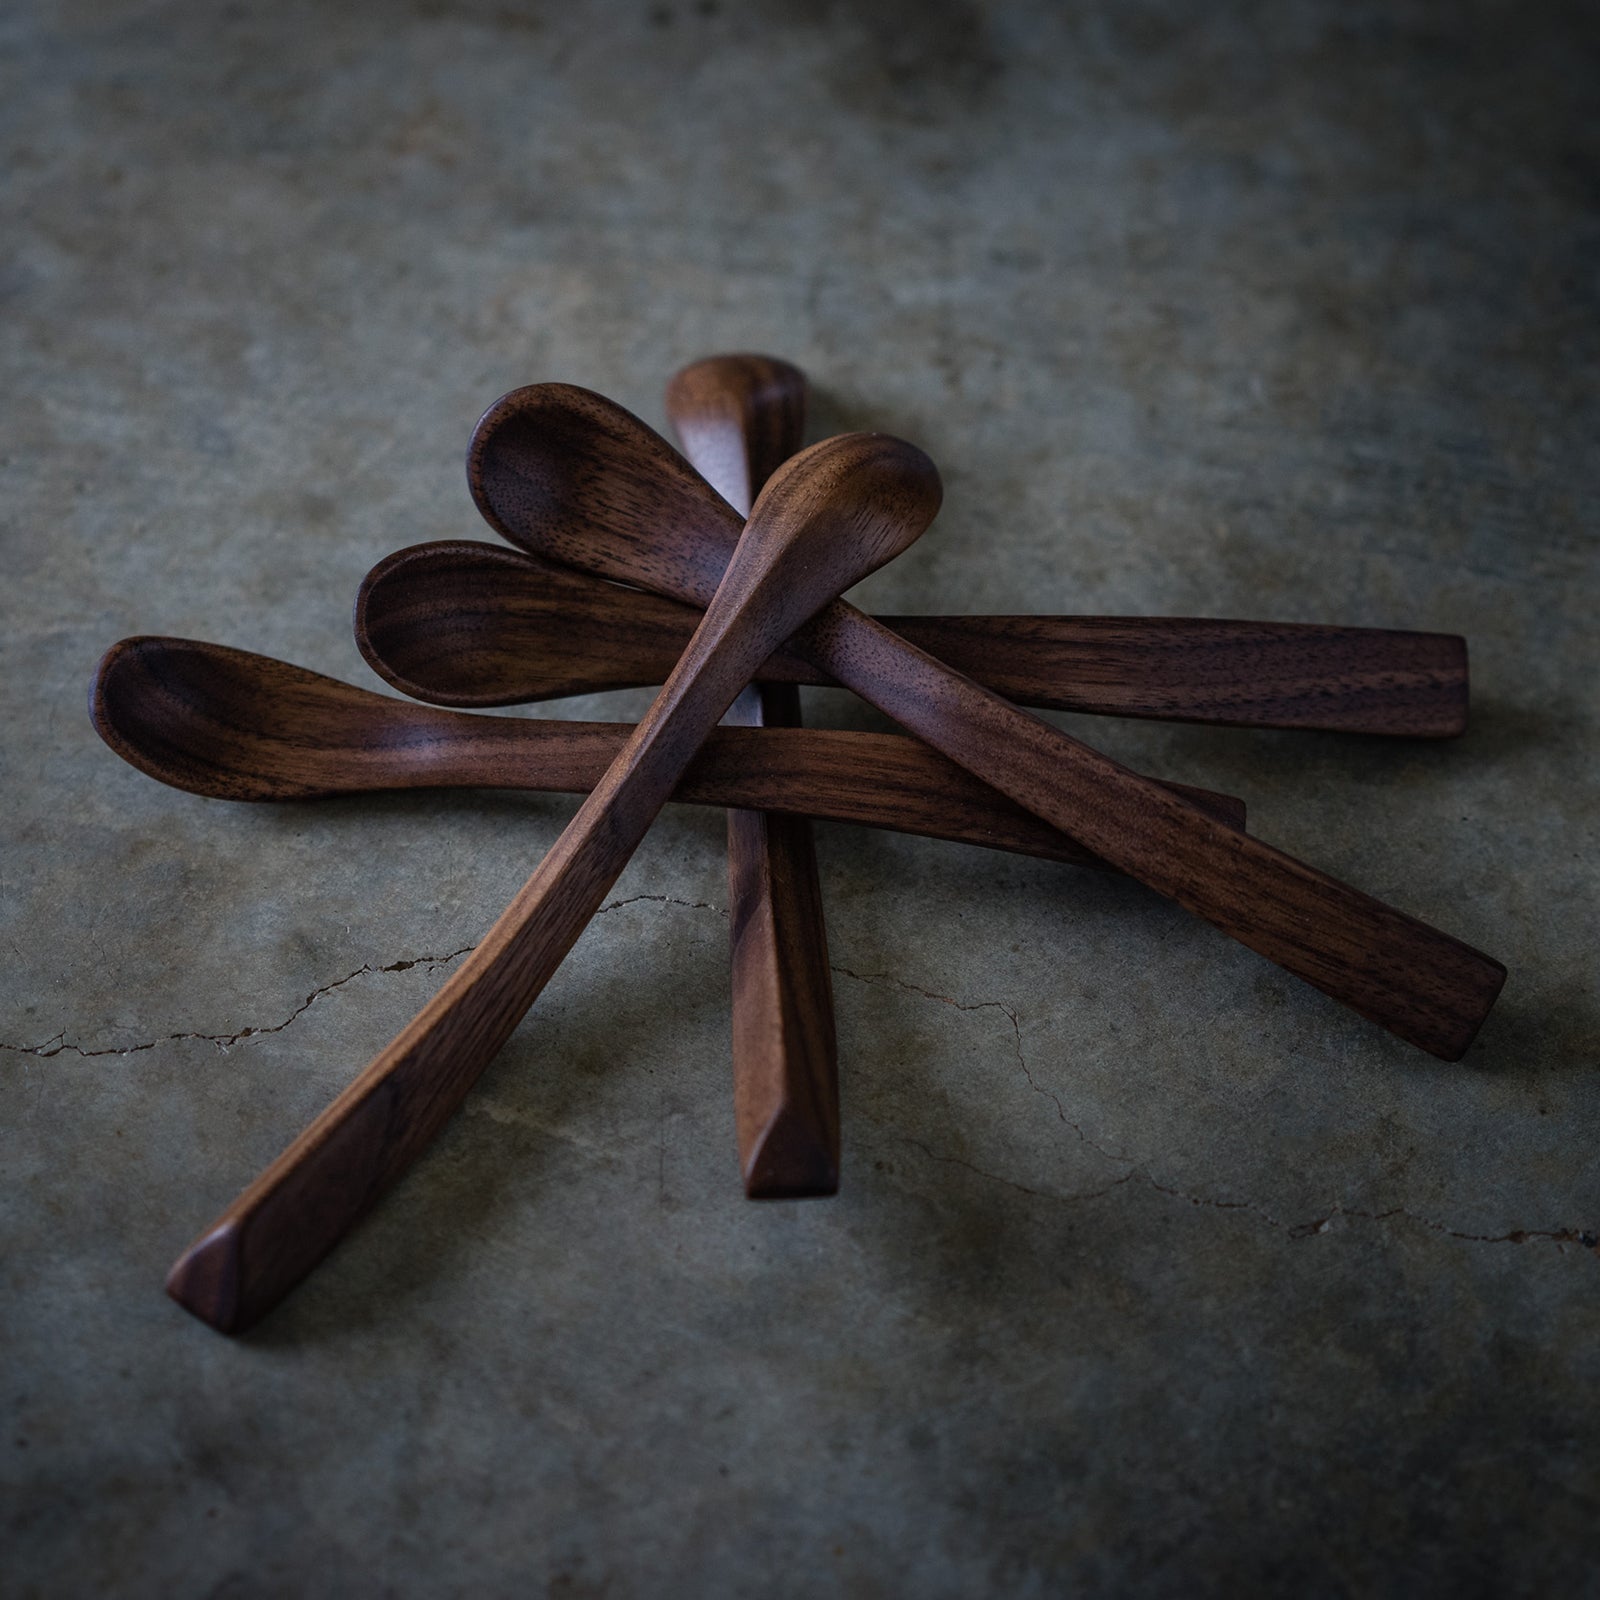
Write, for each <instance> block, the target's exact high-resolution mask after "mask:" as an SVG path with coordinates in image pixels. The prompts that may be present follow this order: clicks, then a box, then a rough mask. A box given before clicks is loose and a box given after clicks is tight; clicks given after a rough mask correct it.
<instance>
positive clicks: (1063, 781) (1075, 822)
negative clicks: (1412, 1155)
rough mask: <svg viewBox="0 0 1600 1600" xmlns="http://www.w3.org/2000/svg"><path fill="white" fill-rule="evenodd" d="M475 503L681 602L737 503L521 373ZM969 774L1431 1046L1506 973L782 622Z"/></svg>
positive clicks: (917, 682)
mask: <svg viewBox="0 0 1600 1600" xmlns="http://www.w3.org/2000/svg"><path fill="white" fill-rule="evenodd" d="M467 472H468V480H469V482H470V484H471V487H472V492H473V497H474V498H475V499H476V501H477V503H478V506H479V509H480V510H481V511H482V512H483V514H484V516H485V517H486V518H487V519H488V521H489V522H490V523H491V525H492V526H493V527H494V528H495V529H496V530H497V531H498V532H500V533H501V534H503V535H504V536H505V537H506V538H508V539H510V540H512V541H513V542H514V543H517V544H520V545H523V546H525V547H527V548H530V549H533V550H534V551H536V552H537V553H538V554H540V555H543V556H545V557H547V558H549V559H551V560H554V561H559V562H562V563H564V564H566V565H569V566H575V567H582V568H584V569H586V570H588V571H590V572H594V573H598V574H599V575H600V576H602V577H605V578H610V579H613V580H615V581H619V582H624V583H632V584H635V585H637V586H638V587H641V588H648V589H652V590H655V591H657V592H659V593H665V594H668V595H671V596H673V597H674V598H676V599H680V600H684V601H687V602H689V603H691V604H695V603H699V601H700V600H701V598H702V597H709V595H710V594H711V593H712V592H714V589H715V584H716V579H717V576H718V574H719V573H720V572H721V570H722V565H723V563H724V561H725V560H726V558H727V552H728V550H729V548H730V544H731V542H732V541H733V540H734V539H736V538H737V537H738V532H739V519H738V516H737V514H736V513H735V512H733V511H732V510H731V508H730V507H729V506H728V505H727V504H726V502H725V501H723V500H722V499H721V497H720V496H718V495H717V494H716V493H715V492H714V491H713V490H712V489H711V488H710V486H709V485H708V484H707V483H706V482H705V480H704V479H703V478H701V477H700V476H699V474H697V473H696V472H695V471H694V469H693V468H692V467H690V466H689V465H688V463H687V462H685V461H684V460H683V458H682V457H681V456H680V455H678V453H677V452H676V451H675V450H673V448H672V447H671V446H670V445H669V444H668V443H667V442H666V441H665V440H664V439H662V438H660V437H659V436H658V435H657V434H655V433H653V432H652V431H651V430H650V429H649V428H647V427H646V426H645V425H644V424H643V423H642V422H640V421H639V419H638V418H637V417H634V416H632V415H631V414H630V413H629V412H627V411H624V410H623V409H622V407H620V406H618V405H615V404H613V403H612V402H611V401H609V400H606V399H605V398H604V397H602V396H600V395H596V394H592V393H590V392H589V391H588V390H584V389H577V388H573V387H570V386H568V385H564V384H544V385H536V386H534V387H531V388H525V389H518V390H515V391H513V392H512V393H511V394H509V395H506V396H505V397H504V398H503V399H501V400H499V401H497V402H496V403H495V404H494V405H493V406H491V407H490V408H489V410H488V411H487V412H486V413H485V414H484V416H483V418H482V420H481V421H480V422H479V424H478V427H477V429H476V431H475V432H474V435H473V442H472V447H471V450H470V451H469V453H468V458H467ZM792 645H793V647H794V648H795V649H796V650H797V651H798V652H799V653H800V654H802V655H804V656H806V657H807V658H808V659H810V660H811V661H812V662H813V663H814V664H815V665H816V666H818V667H819V668H821V669H822V670H823V671H825V672H827V673H828V674H829V676H831V677H832V678H834V679H835V680H837V681H838V682H840V683H842V684H844V685H845V686H846V687H848V688H850V689H853V690H854V691H855V692H856V693H857V694H859V695H861V696H862V697H863V698H864V699H866V700H869V701H871V702H872V703H873V704H874V705H876V706H877V707H878V708H879V710H881V711H883V712H884V713H885V714H886V715H888V716H890V717H893V718H894V719H895V721H897V722H899V723H900V724H901V725H902V726H903V727H905V728H906V729H908V730H909V731H910V732H912V733H914V734H916V735H917V736H918V737H920V738H922V739H924V740H926V741H927V743H929V744H931V745H933V746H934V748H935V749H938V750H941V751H943V753H944V754H945V755H947V756H949V757H950V758H951V759H952V760H954V761H956V762H958V763H959V764H960V765H961V766H964V767H965V768H966V769H967V770H968V771H969V772H971V773H972V774H973V775H974V776H976V777H980V778H982V779H983V781H984V782H986V783H988V784H990V785H991V786H992V787H994V788H996V789H999V790H1000V791H1001V792H1002V793H1004V794H1008V795H1010V797H1011V798H1012V799H1013V800H1016V801H1018V802H1019V803H1020V804H1021V805H1023V806H1025V807H1026V808H1027V809H1028V810H1030V811H1032V812H1033V813H1034V814H1035V815H1036V816H1039V817H1043V818H1044V819H1045V820H1046V821H1048V822H1051V823H1053V824H1054V825H1055V826H1056V827H1058V828H1060V829H1061V830H1062V831H1063V832H1064V833H1070V834H1071V835H1072V836H1073V837H1074V838H1076V839H1079V840H1080V841H1081V842H1083V843H1084V844H1086V845H1088V846H1089V847H1090V848H1091V849H1092V850H1093V851H1094V852H1095V853H1096V854H1097V855H1100V856H1103V857H1104V858H1105V859H1106V860H1108V861H1112V862H1115V863H1116V865H1118V866H1119V867H1121V868H1122V870H1123V871H1124V872H1126V873H1128V874H1129V876H1131V877H1135V878H1138V879H1139V880H1140V881H1141V882H1142V883H1145V884H1147V885H1148V886H1149V887H1151V888H1152V889H1155V890H1156V891H1157V892H1158V893H1160V894H1164V895H1166V896H1167V897H1168V898H1170V899H1172V900H1175V901H1177V903H1178V904H1179V905H1182V906H1183V907H1185V909H1187V910H1189V911H1192V912H1194V913H1195V914H1196V915H1198V916H1202V917H1204V918H1205V919H1206V920H1207V921H1209V922H1211V923H1213V924H1214V925H1215V926H1217V927H1218V928H1220V929H1222V931H1223V932H1224V933H1227V934H1229V935H1231V936H1232V937H1233V938H1235V939H1238V940H1239V941H1240V942H1241V943H1243V944H1246V945H1248V946H1249V947H1250V948H1251V949H1253V950H1256V951H1258V952H1259V953H1260V954H1262V955H1264V956H1266V957H1267V958H1268V959H1269V960H1271V961H1274V962H1276V963H1277V964H1278V965H1279V966H1281V967H1283V968H1284V969H1285V970H1286V971H1289V972H1292V973H1294V974H1295V975H1296V976H1298V977H1300V978H1303V979H1305V980H1306V982H1308V983H1311V984H1313V985H1314V986H1315V987H1317V988H1319V989H1321V990H1323V991H1324V992H1325V993H1326V994H1329V995H1331V996H1332V997H1333V998H1334V999H1336V1000H1339V1001H1341V1002H1342V1003H1343V1004H1345V1005H1348V1006H1350V1007H1351V1008H1352V1009H1354V1010H1355V1011H1358V1012H1359V1013H1361V1015H1363V1016H1366V1017H1369V1018H1371V1019H1372V1020H1373V1021H1374V1022H1377V1023H1380V1024H1381V1025H1382V1026H1384V1027H1386V1028H1388V1029H1390V1030H1391V1031H1392V1032H1393V1033H1395V1034H1397V1035H1399V1037H1401V1038H1402V1039H1406V1040H1408V1041H1409V1042H1411V1043H1412V1044H1415V1045H1418V1046H1419V1047H1420V1048H1422V1049H1424V1050H1427V1051H1429V1052H1430V1053H1432V1054H1434V1055H1437V1056H1440V1057H1442V1058H1443V1059H1445V1060H1449V1061H1454V1060H1457V1059H1459V1058H1460V1057H1461V1056H1462V1055H1463V1054H1464V1053H1465V1051H1466V1049H1467V1047H1468V1045H1470V1044H1471V1042H1472V1039H1473V1037H1474V1036H1475V1035H1476V1033H1477V1031H1478V1029H1479V1027H1480V1026H1481V1025H1482V1022H1483V1019H1484V1017H1485V1016H1487V1014H1488V1012H1489V1009H1490V1007H1491V1006H1492V1005H1493V1004H1494V1000H1495V997H1496V995H1498V994H1499V992H1500V988H1501V986H1502V984H1503V983H1504V982H1505V968H1504V967H1503V966H1502V965H1501V964H1500V963H1499V962H1498V961H1495V960H1494V959H1492V958H1491V957H1489V956H1486V955H1484V954H1483V953H1482V952H1481V951H1478V950H1474V949H1472V948H1471V947H1470V946H1468V945H1465V944H1463V943H1461V942H1460V941H1459V940H1457V939H1453V938H1451V937H1450V936H1449V935H1448V934H1445V933H1441V932H1439V931H1438V930H1437V929H1435V928H1430V927H1429V926H1428V925H1427V924H1425V923H1423V922H1419V921H1418V920H1416V919H1415V918H1413V917H1408V916H1406V915H1405V914H1404V913H1402V912H1399V911H1396V910H1395V909H1394V908H1393V907H1391V906H1387V905H1384V904H1383V903H1382V902H1381V901H1378V900H1375V899H1373V898H1371V897H1370V896H1368V895H1365V894H1362V893H1361V892H1360V891H1359V890H1356V889H1352V888H1351V887H1349V886H1348V885H1346V884H1343V883H1340V882H1338V881H1337V880H1336V879H1334V878H1331V877H1329V876H1328V875H1327V874H1325V873H1322V872H1319V871H1317V870H1316V869H1315V868H1314V867H1310V866H1307V865H1306V864H1305V863H1304V862H1301V861H1297V860H1296V859H1295V858H1294V857H1292V856H1289V855H1286V854H1284V853H1283V852H1282V851H1279V850H1274V849H1273V848H1272V847H1271V846H1270V845H1267V844H1263V843H1262V842H1261V841H1260V840H1258V839H1256V838H1255V837H1254V836H1253V835H1249V834H1242V833H1238V832H1236V831H1234V830H1233V829H1230V828H1227V827H1225V826H1223V825H1220V824H1219V823H1217V822H1216V820H1215V819H1214V818H1210V817H1207V816H1205V815H1204V814H1203V813H1201V812H1200V811H1198V810H1197V809H1196V808H1195V807H1193V806H1191V805H1189V804H1188V803H1187V802H1186V801H1185V800H1183V799H1182V798H1180V797H1178V796H1176V795H1174V794H1172V792H1171V791H1170V790H1165V789H1162V788H1161V787H1160V786H1159V785H1158V784H1155V783H1152V782H1151V781H1150V780H1148V779H1146V778H1142V777H1140V776H1139V775H1138V774H1137V773H1135V772H1131V771H1129V769H1128V768H1126V767H1123V766H1121V765H1119V764H1118V763H1117V762H1115V761H1112V760H1110V759H1109V758H1108V757H1106V756H1103V755H1101V754H1100V753H1099V752H1098V751H1096V750H1094V749H1092V748H1091V747H1090V746H1088V745H1086V744H1083V743H1082V742H1080V741H1079V740H1076V739H1073V738H1071V737H1070V736H1069V735H1067V734H1065V733H1062V732H1060V731H1059V730H1058V729H1056V728H1053V727H1051V726H1050V725H1049V724H1047V723H1044V722H1041V721H1040V720H1039V719H1038V718H1037V717H1033V716H1030V715H1029V714H1028V713H1026V712H1024V711H1019V710H1018V709H1017V708H1016V707H1015V706H1013V705H1011V704H1010V703H1008V702H1007V701H1004V700H1001V699H999V698H998V697H997V696H995V695H993V694H991V693H989V692H988V691H986V690H984V689H983V688H981V687H980V686H979V685H978V684H977V683H975V682H974V681H973V680H972V679H970V678H966V677H963V676H962V675H961V674H960V673H958V672H955V671H953V670H952V669H951V668H949V667H947V666H945V665H943V664H942V663H941V662H939V661H937V660H935V659H934V658H933V657H932V656H929V655H927V654H925V653H924V652H923V651H921V650H918V649H917V648H916V647H915V646H914V645H911V644H908V643H907V642H906V641H905V640H904V639H902V638H901V637H900V636H899V635H898V634H896V633H894V632H893V631H892V630H891V629H889V628H887V627H885V626H884V625H883V624H882V623H880V622H877V621H874V620H873V619H872V618H870V617H867V616H865V615H863V614H862V613H861V612H859V611H857V610H856V609H855V608H854V607H852V606H849V605H846V604H844V603H843V602H839V601H836V602H835V603H833V604H832V605H830V606H828V607H826V608H825V609H824V610H822V611H821V612H820V613H818V615H817V616H816V618H815V619H814V620H813V621H811V622H810V623H808V624H807V625H806V627H805V628H804V629H803V630H802V631H801V632H800V633H799V634H798V635H796V636H795V638H794V639H793V640H792Z"/></svg>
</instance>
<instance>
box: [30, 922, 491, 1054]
mask: <svg viewBox="0 0 1600 1600" xmlns="http://www.w3.org/2000/svg"><path fill="white" fill-rule="evenodd" d="M476 948H477V946H476V945H470V944H468V945H463V946H462V947H461V948H460V949H459V950H452V951H450V952H449V953H448V954H447V955H424V956H411V957H408V958H406V959H403V960H400V961H391V962H389V963H388V965H387V966H381V967H375V966H373V965H372V963H371V962H370V961H368V962H363V963H362V965H361V966H359V967H357V968H356V970H355V971H354V972H347V973H346V974H345V975H344V977H342V978H335V979H334V981H333V982H332V983H325V984H322V985H321V986H320V987H319V988H316V989H313V990H312V991H311V993H310V994H308V995H307V996H306V997H305V999H304V1000H302V1001H301V1002H300V1004H299V1005H297V1006H296V1007H295V1008H294V1010H293V1011H291V1012H290V1013H289V1015H288V1016H287V1017H285V1018H284V1019H283V1021H282V1022H272V1023H265V1024H262V1025H261V1026H259V1027H250V1028H241V1029H240V1030H239V1031H238V1032H237V1033H169V1034H168V1035H167V1036H166V1037H165V1038H162V1039H146V1040H144V1041H143V1042H142V1043H140V1044H129V1045H116V1046H110V1047H108V1048H106V1049H104V1050H85V1049H84V1048H83V1046H82V1045H77V1044H68V1043H67V1042H66V1033H65V1031H64V1030H63V1031H62V1032H61V1033H58V1034H55V1035H54V1036H53V1037H52V1038H49V1039H47V1040H46V1041H45V1042H44V1043H43V1044H35V1045H26V1044H4V1043H0V1050H9V1051H11V1052H12V1053H13V1054H14V1055H24V1056H33V1057H35V1058H36V1059H38V1060H41V1061H48V1060H49V1059H50V1058H51V1057H52V1056H59V1055H67V1054H71V1055H75V1056H80V1057H82V1058H83V1059H84V1060H91V1059H95V1058H97V1057H100V1056H134V1055H139V1054H141V1053H142V1052H143V1051H146V1050H154V1049H155V1048H156V1047H157V1045H163V1044H177V1043H180V1042H182V1041H184V1040H188V1039H199V1040H202V1041H204V1042H205V1043H207V1044H214V1045H215V1046H216V1047H217V1048H218V1049H219V1050H227V1049H230V1048H231V1047H232V1046H233V1045H236V1044H240V1043H242V1042H243V1041H244V1040H246V1039H255V1038H258V1037H260V1036H261V1035H263V1034H268V1033H282V1032H283V1030H284V1029H285V1028H287V1027H288V1026H289V1024H290V1023H292V1022H294V1021H296V1020H297V1019H298V1018H300V1017H302V1016H304V1015H305V1013H306V1012H307V1011H309V1010H310V1009H311V1007H312V1006H314V1005H315V1004H316V1003H317V1001H318V1000H320V999H321V998H322V997H323V995H325V994H332V993H333V991H334V990H335V989H342V988H343V987H344V986H345V985H346V984H347V983H354V982H355V980H356V979H357V978H362V977H366V976H367V975H368V974H370V973H378V972H409V971H410V970H411V969H412V968H413V967H422V966H426V967H444V966H448V965H449V964H450V963H451V962H452V961H457V960H459V959H460V958H461V957H462V956H464V955H466V954H467V953H468V952H469V951H471V950H474V949H476Z"/></svg>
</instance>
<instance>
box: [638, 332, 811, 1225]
mask: <svg viewBox="0 0 1600 1600" xmlns="http://www.w3.org/2000/svg"><path fill="white" fill-rule="evenodd" d="M666 401H667V416H668V417H669V418H670V419H671V422H672V426H673V429H674V430H675V431H676V433H677V435H678V438H679V440H680V441H681V442H682V444H683V449H684V454H685V455H686V456H688V458H689V461H690V462H691V464H692V465H693V466H694V468H695V469H696V471H698V472H699V473H700V475H701V477H703V478H704V479H705V480H706V482H707V483H709V484H710V485H711V487H712V488H713V489H715V490H716V491H717V493H718V494H720V495H721V496H722V498H723V499H724V500H726V501H727V502H728V504H729V505H731V506H732V507H733V509H734V510H735V511H737V512H738V513H739V515H740V516H742V517H747V516H749V514H750V507H751V504H752V503H753V502H754V500H755V497H756V493H757V491H758V490H759V489H760V488H761V485H762V484H763V483H765V482H766V481H767V479H768V477H770V476H771V474H772V472H773V471H774V469H775V468H776V467H777V466H778V465H779V464H780V463H781V462H783V461H784V460H786V459H787V458H788V457H789V456H792V455H793V454H794V453H795V451H797V450H798V449H799V448H800V446H801V445H802V444H803V443H804V442H805V425H806V380H805V374H804V373H802V372H801V371H800V369H799V368H798V367H795V366H791V365H790V364H789V363H788V362H787V361H778V360H775V359H774V358H773V357H771V356H758V355H738V356H712V357H710V358H708V359H707V360H704V361H696V362H694V363H693V364H692V365H690V366H687V367H683V368H682V369H680V370H679V371H678V372H677V373H675V374H674V375H673V377H672V380H671V382H669V383H668V385H667V394H666ZM725 720H726V721H728V722H732V723H737V724H739V725H741V726H745V727H753V728H762V727H772V728H798V727H799V726H800V724H801V717H800V691H799V689H798V688H796V687H795V686H794V685H793V684H789V683H765V684H763V683H752V684H750V685H748V686H747V687H746V688H745V689H744V690H743V691H741V693H740V695H739V698H738V699H737V700H735V701H734V703H733V706H732V709H731V710H730V711H729V712H728V715H727V717H726V719H725ZM728 917H729V928H730V931H731V934H732V960H731V971H732V989H733V1013H732V1020H733V1109H734V1128H735V1132H736V1135H737V1139H738V1145H739V1171H740V1173H741V1174H742V1175H743V1178H744V1192H745V1193H746V1195H748V1196H749V1197H750V1198H751V1199H753V1200H772V1199H801V1198H803V1197H806V1196H815V1195H829V1194H833V1193H835V1192H836V1191H837V1189H838V1187H839V1055H838V1041H837V1035H836V1032H835V1028H834V1018H833V979H832V976H831V974H830V972H829V969H828V935H827V928H826V925H825V923H824V920H823V913H822V886H821V884H820V882H819V881H818V878H817V851H816V845H815V844H814V842H813V841H812V837H811V824H810V822H809V821H807V820H806V818H804V817H796V816H793V815H784V814H783V813H781V812H767V811H730V812H729V813H728Z"/></svg>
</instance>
